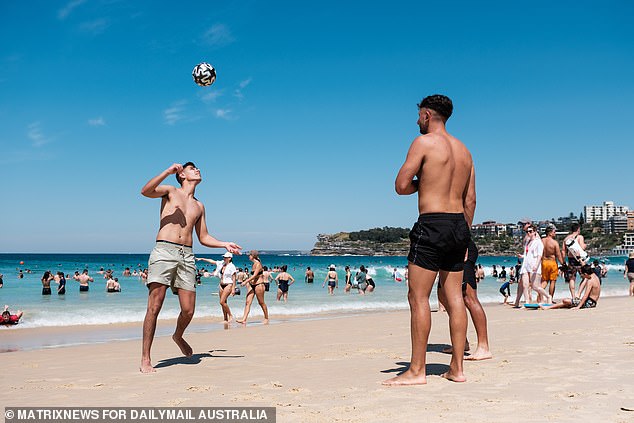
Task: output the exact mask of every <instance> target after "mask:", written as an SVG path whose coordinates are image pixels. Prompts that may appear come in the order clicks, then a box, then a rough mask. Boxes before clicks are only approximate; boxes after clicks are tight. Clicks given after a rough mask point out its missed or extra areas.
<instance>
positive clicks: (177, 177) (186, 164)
mask: <svg viewBox="0 0 634 423" xmlns="http://www.w3.org/2000/svg"><path fill="white" fill-rule="evenodd" d="M187 166H192V167H196V165H195V164H194V163H193V162H187V163H185V164H184V165H183V169H185V168H186V167H187ZM175 175H176V180H177V181H178V183H179V184H181V185H183V180H182V179H181V177H180V176H178V173H176V174H175Z"/></svg>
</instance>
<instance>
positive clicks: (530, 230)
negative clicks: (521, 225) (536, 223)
mask: <svg viewBox="0 0 634 423" xmlns="http://www.w3.org/2000/svg"><path fill="white" fill-rule="evenodd" d="M531 232H534V231H533V230H532V229H528V230H527V231H526V233H527V234H530V233H531Z"/></svg>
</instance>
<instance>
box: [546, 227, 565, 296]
mask: <svg viewBox="0 0 634 423" xmlns="http://www.w3.org/2000/svg"><path fill="white" fill-rule="evenodd" d="M556 229H557V228H555V226H553V225H548V227H546V236H545V237H544V238H543V239H542V242H543V243H544V255H543V256H542V288H544V289H546V287H547V286H548V293H549V294H550V296H551V297H553V296H554V295H555V284H556V283H557V277H558V276H559V266H558V265H557V262H558V261H559V263H560V264H564V256H563V254H562V252H561V249H560V248H559V243H558V242H557V241H556V240H555V235H556V233H555V231H556ZM549 285H550V286H549Z"/></svg>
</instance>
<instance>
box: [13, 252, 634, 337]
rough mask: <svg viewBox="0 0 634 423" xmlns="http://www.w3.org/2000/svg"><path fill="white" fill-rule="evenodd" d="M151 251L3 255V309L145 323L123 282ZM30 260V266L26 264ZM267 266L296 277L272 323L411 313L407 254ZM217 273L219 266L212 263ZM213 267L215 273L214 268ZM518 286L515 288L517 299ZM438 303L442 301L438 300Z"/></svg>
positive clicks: (139, 289) (138, 299)
mask: <svg viewBox="0 0 634 423" xmlns="http://www.w3.org/2000/svg"><path fill="white" fill-rule="evenodd" d="M201 256H203V257H208V258H213V259H216V260H219V259H220V255H201ZM147 260H148V255H147V254H0V273H2V274H4V287H3V288H2V289H0V303H1V305H4V304H8V305H9V306H10V308H11V310H13V311H15V310H17V309H21V310H24V312H25V315H24V318H23V321H22V322H21V323H20V324H19V325H18V326H17V327H16V328H15V329H19V328H29V327H31V328H32V327H49V326H73V325H89V324H109V323H122V322H141V321H142V320H143V317H144V315H145V309H146V302H147V288H146V287H145V285H144V284H143V283H142V282H141V281H140V279H139V278H138V277H123V276H122V273H123V270H124V269H125V268H126V267H129V268H130V269H131V270H134V269H139V268H144V267H146V266H147ZM605 260H606V261H607V263H608V268H609V273H608V277H607V278H605V279H604V281H603V294H602V295H604V296H621V295H623V296H624V295H627V292H628V284H627V282H626V281H625V280H624V279H623V273H622V271H623V267H624V265H623V263H624V262H625V257H606V258H605ZM20 262H24V264H20ZM262 262H263V264H264V265H266V266H269V268H271V267H273V266H276V265H282V264H286V265H288V268H289V273H290V274H291V275H292V276H293V277H294V278H295V279H296V283H295V284H293V285H292V286H291V287H290V291H289V301H288V303H286V304H284V303H283V302H277V301H276V300H275V299H276V291H277V288H276V287H275V286H274V285H272V286H271V291H270V292H267V293H266V297H265V298H266V302H267V304H268V306H269V313H270V317H271V318H272V319H287V318H289V317H292V316H297V315H305V314H317V315H320V314H323V315H324V316H326V315H331V314H332V313H341V314H348V313H354V312H360V311H380V310H401V309H403V310H404V309H407V308H408V305H407V287H406V285H405V284H404V283H398V282H396V281H394V279H393V278H392V272H393V269H394V268H395V267H396V268H397V269H398V271H399V272H400V273H401V274H402V273H403V271H404V268H405V265H406V263H407V261H406V258H405V257H367V256H345V257H312V256H301V255H297V256H293V255H263V256H262ZM515 262H516V259H514V258H513V257H481V258H480V260H479V263H480V264H482V265H483V266H484V267H485V271H486V274H487V275H490V274H491V266H492V265H493V264H496V265H498V266H499V265H505V266H507V267H509V266H512V265H513V264H514V263H515ZM234 263H235V264H236V266H237V267H245V266H247V265H250V263H249V262H248V259H247V258H246V257H245V256H237V257H236V258H235V260H234ZM330 264H335V265H336V266H337V272H338V274H339V279H340V284H339V289H338V290H337V291H336V295H335V296H329V295H328V291H327V288H322V282H323V280H324V278H325V276H326V272H327V268H328V266H329V265H330ZM362 264H363V265H365V266H366V267H367V268H368V269H369V274H370V275H371V276H372V277H373V279H374V281H375V282H376V285H377V288H376V291H375V292H374V293H373V294H370V295H358V294H356V292H355V291H354V290H353V293H351V294H344V292H343V286H344V282H343V281H344V280H345V279H344V271H343V269H344V267H345V265H349V266H350V267H351V269H353V275H354V272H355V271H356V270H357V269H358V268H359V266H360V265H362ZM307 266H310V267H311V268H312V269H313V270H314V271H315V274H316V281H315V283H314V284H306V283H304V272H305V269H306V267H307ZM101 267H103V268H105V269H112V270H113V272H114V274H115V276H117V277H118V278H119V282H120V283H121V286H122V289H123V292H121V293H115V294H108V293H106V292H105V282H106V281H105V279H103V276H102V275H101V274H99V273H97V272H98V270H99V269H100V268H101ZM84 268H87V269H88V270H89V272H90V275H91V276H92V277H93V278H94V279H95V282H94V283H93V284H91V288H90V291H89V292H88V293H79V288H78V283H77V282H76V281H73V280H72V279H68V280H67V285H66V287H67V288H66V295H64V296H58V295H57V294H56V285H55V283H51V286H52V288H53V289H52V290H53V294H52V295H50V296H42V295H41V282H40V279H41V277H42V275H43V273H44V271H46V270H50V271H52V272H57V271H63V272H64V273H66V274H70V275H72V274H73V273H74V272H75V271H76V270H77V271H80V272H81V271H82V270H83V269H84ZM212 268H213V266H212ZM20 269H22V270H23V271H25V270H26V269H30V270H31V272H32V273H24V278H23V279H18V277H17V275H18V271H19V270H20ZM212 270H213V269H212ZM500 285H501V283H500V282H498V281H497V280H494V279H493V278H492V277H490V276H488V277H486V278H485V279H484V280H483V281H482V282H481V283H480V284H479V287H478V292H479V297H480V300H481V301H482V302H483V303H487V302H489V303H499V302H500V301H501V300H502V296H501V295H500V294H499V292H498V289H499V287H500ZM217 286H218V279H217V278H203V279H202V285H201V286H199V287H198V291H197V292H198V295H197V303H196V314H195V317H194V318H197V317H214V318H220V317H221V316H222V314H221V310H220V306H219V305H218V296H217V295H213V294H215V293H217ZM515 287H516V285H512V288H511V289H512V294H513V295H515ZM557 292H558V293H560V295H557V294H556V297H558V298H561V296H562V295H561V294H563V293H565V292H567V288H566V287H565V285H564V284H563V281H562V280H561V279H560V280H559V281H558V284H557ZM432 301H435V299H434V298H432ZM229 305H230V307H231V309H232V311H233V314H234V315H236V316H240V315H241V313H242V310H243V306H244V295H241V296H235V297H232V298H230V299H229ZM251 310H252V312H251V313H252V316H254V317H256V318H257V317H258V316H261V310H260V308H259V307H258V306H257V304H254V306H253V307H252V309H251ZM178 313H179V306H178V301H177V297H176V296H173V295H168V296H167V298H166V301H165V304H164V306H163V309H162V311H161V315H160V318H175V317H177V316H178Z"/></svg>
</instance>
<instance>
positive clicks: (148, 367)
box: [139, 360, 156, 373]
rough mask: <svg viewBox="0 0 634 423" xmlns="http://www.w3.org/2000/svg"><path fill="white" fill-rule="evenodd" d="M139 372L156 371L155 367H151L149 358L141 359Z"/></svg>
mask: <svg viewBox="0 0 634 423" xmlns="http://www.w3.org/2000/svg"><path fill="white" fill-rule="evenodd" d="M139 371H140V372H141V373H156V369H155V368H154V367H152V362H151V361H150V360H141V367H139Z"/></svg>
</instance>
